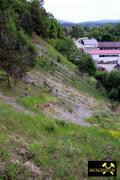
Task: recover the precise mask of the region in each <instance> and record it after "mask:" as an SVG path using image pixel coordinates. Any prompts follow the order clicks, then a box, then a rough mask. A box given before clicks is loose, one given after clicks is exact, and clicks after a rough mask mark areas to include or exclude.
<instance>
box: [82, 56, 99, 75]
mask: <svg viewBox="0 0 120 180" xmlns="http://www.w3.org/2000/svg"><path fill="white" fill-rule="evenodd" d="M79 70H80V72H81V75H83V74H84V73H87V74H89V75H90V76H94V75H95V72H96V65H95V63H94V61H93V59H92V58H91V57H90V56H89V55H87V54H85V55H84V56H83V57H82V58H81V59H80V61H79Z"/></svg>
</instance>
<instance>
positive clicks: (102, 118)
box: [86, 112, 120, 131]
mask: <svg viewBox="0 0 120 180" xmlns="http://www.w3.org/2000/svg"><path fill="white" fill-rule="evenodd" d="M86 121H88V122H90V123H92V124H97V125H98V127H100V128H104V129H107V130H113V131H120V116H119V115H113V114H112V113H111V114H110V112H109V114H108V113H106V112H102V113H97V114H96V115H95V116H93V117H90V118H88V119H87V120H86Z"/></svg>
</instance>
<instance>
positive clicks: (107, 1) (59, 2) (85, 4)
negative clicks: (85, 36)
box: [44, 0, 120, 22]
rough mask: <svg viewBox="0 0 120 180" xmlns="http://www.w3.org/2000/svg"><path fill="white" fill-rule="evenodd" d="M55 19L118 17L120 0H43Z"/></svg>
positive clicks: (83, 19)
mask: <svg viewBox="0 0 120 180" xmlns="http://www.w3.org/2000/svg"><path fill="white" fill-rule="evenodd" d="M44 1H45V4H44V7H45V9H46V10H47V11H48V12H50V13H52V14H53V15H54V17H55V18H56V19H59V20H67V21H70V22H84V21H96V20H103V19H113V20H119V19H120V0H44Z"/></svg>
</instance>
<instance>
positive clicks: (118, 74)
mask: <svg viewBox="0 0 120 180" xmlns="http://www.w3.org/2000/svg"><path fill="white" fill-rule="evenodd" d="M96 79H97V81H98V82H100V83H101V84H102V85H103V86H104V87H105V88H106V90H107V92H108V97H109V98H110V99H112V100H114V101H120V71H118V70H115V71H112V72H110V73H107V72H97V73H96Z"/></svg>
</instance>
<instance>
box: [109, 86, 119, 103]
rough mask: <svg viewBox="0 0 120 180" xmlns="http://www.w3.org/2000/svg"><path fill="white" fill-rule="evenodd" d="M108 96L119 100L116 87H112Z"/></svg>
mask: <svg viewBox="0 0 120 180" xmlns="http://www.w3.org/2000/svg"><path fill="white" fill-rule="evenodd" d="M108 97H109V98H110V99H111V100H113V101H118V100H119V95H118V89H115V88H112V90H111V91H110V92H109V95H108Z"/></svg>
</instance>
